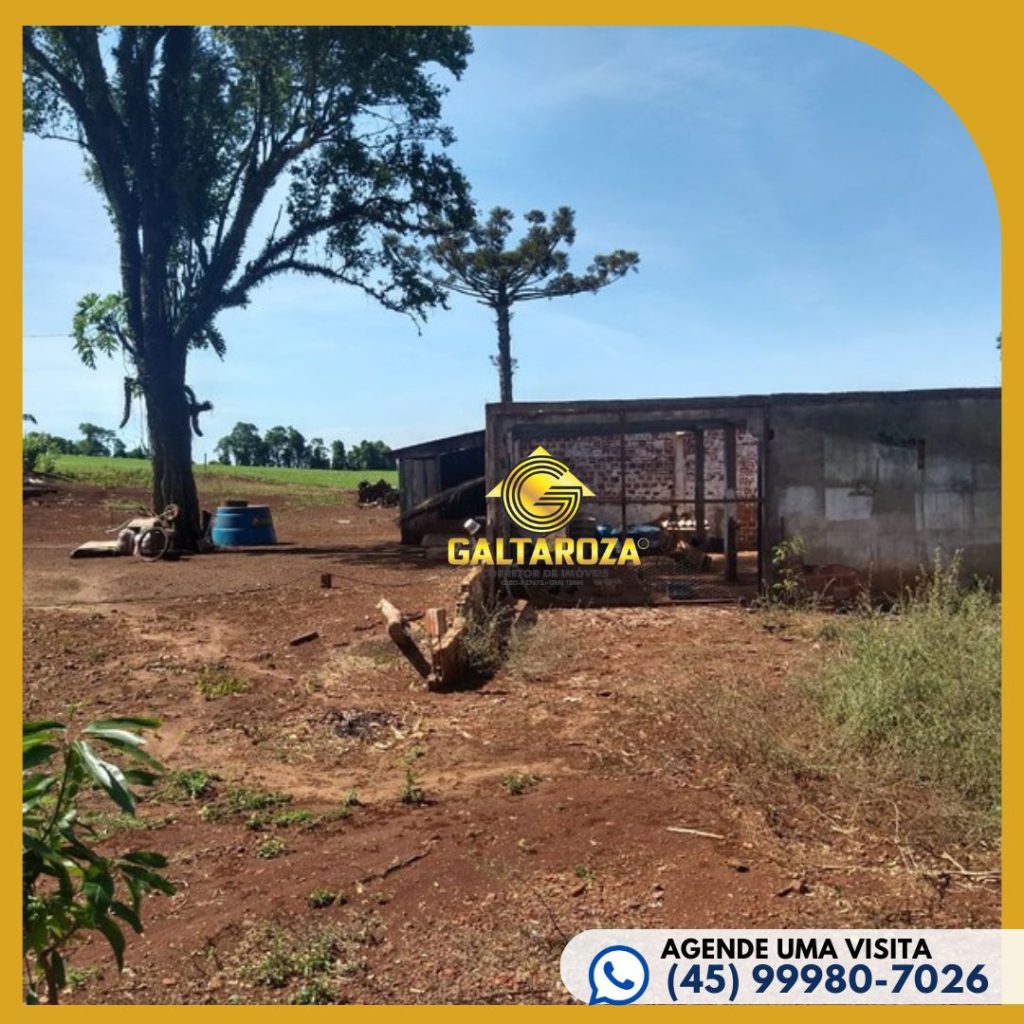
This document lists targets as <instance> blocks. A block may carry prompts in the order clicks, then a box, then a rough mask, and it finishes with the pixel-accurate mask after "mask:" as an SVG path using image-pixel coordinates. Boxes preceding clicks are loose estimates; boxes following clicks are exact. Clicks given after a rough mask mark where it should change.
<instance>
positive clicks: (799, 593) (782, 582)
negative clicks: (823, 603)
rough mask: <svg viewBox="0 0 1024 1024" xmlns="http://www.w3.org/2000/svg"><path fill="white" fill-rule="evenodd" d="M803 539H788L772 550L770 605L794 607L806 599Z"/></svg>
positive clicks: (804, 547)
mask: <svg viewBox="0 0 1024 1024" xmlns="http://www.w3.org/2000/svg"><path fill="white" fill-rule="evenodd" d="M805 551H806V545H805V544H804V539H803V537H800V536H796V537H790V538H788V539H787V540H782V541H779V543H778V544H776V545H775V547H773V548H772V582H771V585H770V586H769V588H768V598H769V602H770V603H775V604H786V605H795V604H799V603H800V602H801V601H803V600H806V598H807V584H806V581H805V579H804V563H803V556H804V552H805Z"/></svg>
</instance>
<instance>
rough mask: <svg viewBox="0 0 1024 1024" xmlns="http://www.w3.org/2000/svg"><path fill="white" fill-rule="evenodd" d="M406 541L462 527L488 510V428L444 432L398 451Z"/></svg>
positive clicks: (412, 541)
mask: <svg viewBox="0 0 1024 1024" xmlns="http://www.w3.org/2000/svg"><path fill="white" fill-rule="evenodd" d="M394 455H395V457H396V458H397V459H398V490H399V519H400V522H401V527H402V543H403V544H419V543H420V541H421V540H422V539H423V537H424V536H425V535H426V534H428V533H451V532H455V531H458V530H461V527H462V523H463V522H465V520H466V519H468V518H470V517H471V516H478V515H483V514H484V513H485V512H486V502H485V500H484V472H485V468H484V431H482V430H473V431H470V432H468V433H465V434H454V435H452V436H451V437H440V438H437V439H436V440H433V441H424V442H422V443H421V444H413V445H408V446H407V447H405V448H397V449H395V451H394Z"/></svg>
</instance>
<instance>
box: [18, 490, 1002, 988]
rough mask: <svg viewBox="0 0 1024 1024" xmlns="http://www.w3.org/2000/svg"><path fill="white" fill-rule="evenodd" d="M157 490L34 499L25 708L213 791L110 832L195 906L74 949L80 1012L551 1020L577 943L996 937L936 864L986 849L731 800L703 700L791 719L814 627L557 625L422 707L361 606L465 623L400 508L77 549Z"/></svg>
mask: <svg viewBox="0 0 1024 1024" xmlns="http://www.w3.org/2000/svg"><path fill="white" fill-rule="evenodd" d="M247 497H249V500H250V501H252V502H255V501H257V500H258V496H248V495H247ZM142 498H143V495H142V494H141V493H139V494H134V493H131V492H125V491H118V492H109V491H102V490H99V489H95V488H87V487H82V486H75V487H72V488H70V489H66V490H63V491H61V492H58V493H57V494H55V495H52V496H48V497H47V498H46V499H44V500H43V501H42V502H40V503H38V504H29V505H26V507H25V517H24V524H25V578H24V588H25V590H24V598H25V624H24V643H25V652H24V665H25V698H24V699H25V715H26V717H32V718H40V717H57V718H59V719H62V720H64V721H72V722H74V723H78V724H84V723H85V722H86V721H88V720H90V719H93V718H97V717H102V716H105V715H110V714H114V713H116V714H150V715H155V716H157V717H159V718H160V719H161V720H162V722H163V725H162V727H161V728H160V730H159V734H158V735H157V736H156V737H155V738H154V739H153V740H152V741H151V748H152V752H153V753H154V754H155V755H156V756H158V757H159V758H160V759H161V760H163V761H164V762H165V764H166V765H167V766H168V768H169V769H170V770H171V771H172V772H174V771H178V772H180V771H201V772H205V773H207V776H208V778H207V780H206V789H205V792H203V794H202V795H201V796H199V797H198V798H195V799H190V798H189V797H188V796H187V794H185V793H184V792H183V791H182V790H181V789H180V787H179V788H175V786H173V785H171V784H168V785H164V786H162V787H160V788H158V789H157V791H156V792H155V793H152V794H150V795H148V796H147V797H146V798H145V800H144V802H143V803H142V804H141V805H140V812H139V819H138V821H134V822H132V821H131V820H130V819H127V820H126V819H122V818H119V817H118V816H114V815H109V814H108V815H106V816H105V817H100V818H98V819H97V822H98V823H99V824H100V825H101V826H102V827H104V829H105V831H107V832H109V838H108V839H107V840H106V842H108V843H109V844H110V848H111V849H123V850H126V849H131V848H142V849H155V850H159V851H161V852H163V853H165V854H166V855H167V856H168V857H169V859H170V868H169V875H170V877H171V878H172V879H173V880H174V881H175V883H176V884H177V886H178V892H177V894H176V895H175V896H173V897H165V896H159V895H157V896H153V897H151V898H149V899H148V900H147V902H146V904H145V906H144V908H143V918H144V921H145V923H146V925H147V929H146V932H145V934H144V935H143V936H141V937H135V938H132V939H130V941H129V948H128V953H127V958H126V962H127V968H126V970H125V971H124V972H123V974H118V973H117V971H116V969H114V967H113V966H112V961H111V959H110V957H109V950H108V949H107V948H106V947H105V945H103V943H102V940H100V939H93V940H91V941H89V942H86V943H84V944H82V945H81V946H80V947H79V948H77V949H76V950H75V951H74V952H73V954H72V956H71V959H70V963H71V966H72V968H73V971H72V978H73V979H74V984H73V989H72V991H71V992H69V993H68V995H67V996H66V999H67V1001H69V1002H96V1003H100V1002H116V1003H124V1002H132V1003H167V1002H176V1003H224V1002H243V1003H265V1002H288V1001H295V1000H299V1001H328V1000H330V1001H335V1002H346V1001H347V1002H369V1003H391V1002H403V1003H416V1002H424V1003H426V1002H534V1003H546V1002H564V1001H567V1000H568V997H567V996H566V994H565V992H564V990H563V989H562V986H561V984H560V981H559V978H558V958H559V954H560V951H561V947H562V946H563V944H564V943H565V941H566V940H567V939H568V938H569V937H571V936H572V935H573V934H575V933H576V932H578V931H581V930H583V929H585V928H592V927H615V926H619V927H673V928H698V927H712V926H721V927H758V926H764V927H787V926H791V927H826V926H837V927H849V926H887V925H890V926H902V927H906V926H917V927H925V926H930V927H946V926H996V925H998V922H999V889H998V885H997V884H996V882H995V880H994V879H988V880H982V881H975V880H974V879H973V877H972V876H968V875H967V874H966V873H960V872H954V871H950V872H943V870H942V869H941V866H937V865H941V864H943V863H946V864H947V867H948V863H947V862H946V861H945V859H943V858H942V854H947V853H948V854H949V855H950V856H952V857H953V858H954V859H955V860H956V862H957V864H959V865H960V866H961V868H962V869H963V872H966V870H967V869H970V868H972V867H974V866H976V865H977V864H978V863H981V864H982V865H983V866H985V867H986V868H987V867H988V866H989V865H990V864H991V862H992V855H991V854H990V853H989V854H986V853H985V851H980V852H979V851H977V850H973V851H972V850H970V849H966V850H965V849H954V848H949V849H946V850H941V851H940V850H938V849H935V850H932V851H930V852H929V855H928V858H927V860H922V859H921V858H922V857H924V856H925V855H924V854H923V853H922V851H920V850H916V851H913V850H908V849H907V847H906V845H905V844H903V843H901V838H900V825H899V821H898V820H897V821H896V822H895V823H894V826H893V828H886V829H879V828H871V829H869V828H866V827H858V826H857V825H856V824H851V819H850V815H849V814H848V813H847V812H848V811H849V808H847V807H845V806H844V798H843V793H842V791H841V789H836V788H835V787H833V789H832V790H829V789H828V786H827V784H826V783H823V782H821V781H820V780H815V779H813V778H810V779H808V780H807V781H806V788H804V784H803V783H800V784H799V785H796V786H791V787H788V788H785V789H784V790H780V791H779V792H777V793H773V792H764V791H761V792H759V791H758V790H759V782H758V779H757V778H753V779H748V780H747V785H746V786H745V787H744V786H738V785H737V784H736V771H735V763H734V762H729V760H728V758H727V757H725V755H724V754H723V753H722V750H721V749H720V746H719V745H718V744H717V743H716V742H715V736H714V735H709V733H713V732H714V731H715V730H714V725H713V723H714V721H715V719H714V717H713V716H712V717H710V718H709V717H708V714H707V712H706V709H707V708H708V707H709V706H716V707H718V711H717V712H716V713H717V714H718V716H719V720H721V715H722V714H723V711H722V709H721V707H720V705H721V700H720V699H719V697H720V694H721V693H722V692H723V689H728V688H730V687H733V688H735V687H740V688H743V689H744V690H746V689H757V690H758V691H759V692H762V693H764V692H767V693H768V694H769V695H770V694H772V693H774V692H776V691H777V692H778V693H779V694H780V699H781V698H782V697H783V696H784V695H786V699H793V698H792V696H791V695H788V691H789V688H790V687H791V684H792V681H793V680H794V679H796V678H797V677H798V676H799V675H800V674H801V673H805V672H809V671H813V669H814V666H815V665H816V664H820V663H821V660H822V659H823V658H825V657H827V656H828V641H827V639H825V638H824V637H825V636H826V634H825V633H824V632H823V631H821V630H820V629H818V628H817V627H814V626H813V624H812V626H811V627H808V626H807V623H803V625H801V626H800V628H778V627H777V626H774V625H771V624H768V626H770V628H766V623H765V621H764V616H763V615H761V614H756V613H751V612H749V611H747V610H745V609H742V608H738V607H722V606H715V607H710V606H709V607H700V606H690V607H668V608H657V609H622V610H618V609H601V610H584V609H567V610H552V611H546V612H542V613H541V615H540V618H539V621H538V622H537V624H536V625H535V626H534V627H533V628H532V629H529V630H527V631H526V632H524V633H522V634H520V635H519V636H518V637H517V638H516V641H515V644H514V647H513V651H512V654H511V657H510V659H509V661H508V662H507V663H506V664H505V665H504V666H503V667H502V668H501V669H500V670H499V671H498V672H497V674H496V675H495V676H494V677H493V678H492V679H490V680H489V681H487V682H486V683H483V684H481V685H480V686H479V687H477V688H475V689H467V690H465V691H461V692H455V693H446V694H435V693H427V692H425V691H424V690H423V689H421V688H420V684H419V682H418V679H417V677H416V676H415V674H414V673H413V671H412V669H411V668H410V667H409V666H408V664H407V663H406V662H405V661H404V660H403V659H402V658H401V656H400V655H399V654H398V653H397V651H396V650H395V649H394V648H393V647H392V645H391V644H390V642H389V641H388V640H387V637H386V634H385V633H384V630H383V629H382V628H381V626H380V625H379V616H378V614H377V612H376V611H375V608H374V606H375V604H376V602H377V600H378V599H379V598H380V597H381V596H382V595H386V596H387V597H388V598H389V599H390V600H392V601H393V602H394V603H396V604H397V605H399V606H400V607H401V608H402V610H403V611H405V612H407V613H408V612H412V611H418V610H422V609H423V608H426V607H429V606H434V605H448V606H449V607H451V605H452V604H453V602H454V597H455V594H456V591H457V587H458V582H459V579H460V571H459V570H456V569H451V568H449V567H448V566H447V565H444V564H440V563H437V562H433V561H425V560H424V559H423V556H422V554H421V552H420V551H419V550H418V549H415V548H403V547H402V546H400V545H399V544H398V531H397V527H396V525H395V522H394V511H393V510H386V509H361V508H359V507H357V506H356V504H355V499H354V496H353V495H350V494H348V495H342V496H339V500H338V502H337V503H336V504H333V505H322V504H318V505H313V506H307V507H303V506H302V505H301V504H300V503H286V502H284V501H283V500H282V498H281V496H280V495H277V496H275V497H273V498H272V499H269V500H270V501H271V503H272V504H273V509H274V516H275V521H276V524H277V531H278V536H279V538H280V540H281V541H282V543H281V544H280V545H279V546H278V547H276V548H273V549H264V550H260V551H251V552H240V553H219V554H213V555H206V556H200V557H195V558H190V559H187V560H181V561H178V562H159V563H155V564H143V563H139V562H137V561H136V560H133V559H127V558H121V559H103V560H88V561H70V560H69V559H68V557H67V556H68V552H69V551H70V549H71V548H72V547H73V546H74V545H75V544H77V543H79V542H81V541H83V540H86V539H99V538H101V537H102V535H103V530H104V529H106V528H108V527H109V526H111V525H114V524H116V523H117V522H119V521H121V520H123V519H125V518H127V515H128V511H127V505H128V504H130V502H131V501H132V500H134V499H139V500H142ZM321 572H331V573H332V574H333V576H334V587H333V588H332V589H330V590H322V589H321V588H320V585H319V578H320V573H321ZM311 630H316V631H317V632H318V633H319V638H318V639H317V640H314V641H312V642H310V643H306V644H303V645H301V646H298V647H291V646H289V644H288V640H289V639H290V638H292V637H294V636H296V635H298V634H300V633H305V632H308V631H311ZM210 679H213V680H215V681H217V680H220V681H224V680H227V681H229V682H230V684H231V685H230V686H229V687H228V688H229V689H236V690H239V691H241V692H235V693H230V694H227V695H224V696H219V697H213V698H212V699H210V698H209V697H208V696H204V694H203V692H202V688H201V686H200V683H201V682H202V681H203V680H207V681H209V680H210ZM796 706H797V707H798V706H799V704H798V699H797V705H796ZM725 713H728V708H726V709H725ZM709 723H711V724H709ZM763 788H765V787H762V789H763ZM403 794H404V795H405V797H406V801H411V802H403V800H402V797H403ZM421 796H422V799H418V798H419V797H421ZM97 807H99V805H97ZM104 809H106V808H104ZM897 818H898V815H897ZM671 828H695V829H699V830H702V831H705V832H711V833H714V834H716V835H718V836H721V837H722V838H721V839H715V838H707V837H702V836H696V835H690V834H686V833H681V832H673V831H670V829H671ZM986 856H987V859H985V858H986ZM972 858H980V859H972ZM319 904H324V905H319Z"/></svg>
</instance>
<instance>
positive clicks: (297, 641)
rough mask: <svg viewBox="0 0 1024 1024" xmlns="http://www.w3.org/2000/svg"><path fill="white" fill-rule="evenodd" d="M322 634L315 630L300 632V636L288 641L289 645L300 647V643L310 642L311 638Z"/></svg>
mask: <svg viewBox="0 0 1024 1024" xmlns="http://www.w3.org/2000/svg"><path fill="white" fill-rule="evenodd" d="M319 636H320V634H319V633H318V632H317V631H316V630H315V629H313V630H310V632H308V633H300V634H299V635H298V636H293V637H292V638H291V640H289V641H288V646H289V647H298V646H299V644H308V643H309V641H310V640H316V639H318V638H319Z"/></svg>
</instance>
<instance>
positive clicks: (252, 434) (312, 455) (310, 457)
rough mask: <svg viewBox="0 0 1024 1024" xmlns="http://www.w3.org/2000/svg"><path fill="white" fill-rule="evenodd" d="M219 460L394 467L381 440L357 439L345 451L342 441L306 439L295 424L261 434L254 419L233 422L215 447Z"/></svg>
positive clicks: (250, 463) (297, 466)
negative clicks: (327, 443)
mask: <svg viewBox="0 0 1024 1024" xmlns="http://www.w3.org/2000/svg"><path fill="white" fill-rule="evenodd" d="M214 450H215V451H216V453H217V458H218V459H219V461H221V462H223V463H227V464H234V465H236V466H287V467H290V468H293V469H394V468H395V457H394V456H393V455H392V454H391V449H390V448H389V447H388V446H387V445H386V444H385V443H384V442H383V441H360V442H359V444H357V445H354V446H353V447H352V448H351V449H349V450H348V451H346V449H345V445H344V444H343V443H342V442H341V441H332V442H331V444H330V447H328V446H327V445H326V444H325V442H324V439H323V438H322V437H313V438H310V439H309V440H308V441H307V440H306V439H305V437H303V436H302V434H301V433H299V431H298V430H296V429H295V428H294V427H271V428H270V429H269V430H267V431H266V432H265V433H264V434H263V435H262V436H261V435H260V432H259V429H258V428H257V426H256V424H255V423H236V424H235V426H234V428H233V429H232V431H231V433H230V434H227V435H226V436H225V437H222V438H221V439H220V440H219V441H218V442H217V446H216V448H215V449H214Z"/></svg>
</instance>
